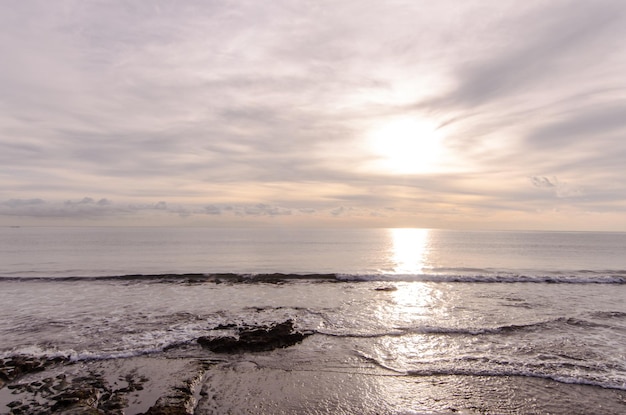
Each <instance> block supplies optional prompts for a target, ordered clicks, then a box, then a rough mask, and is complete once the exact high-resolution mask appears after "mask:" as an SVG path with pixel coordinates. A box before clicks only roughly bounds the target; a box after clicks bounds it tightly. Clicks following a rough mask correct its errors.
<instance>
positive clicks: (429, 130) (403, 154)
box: [368, 117, 443, 174]
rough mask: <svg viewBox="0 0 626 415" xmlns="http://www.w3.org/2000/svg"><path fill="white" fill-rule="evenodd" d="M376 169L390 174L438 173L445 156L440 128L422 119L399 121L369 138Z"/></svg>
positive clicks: (372, 132)
mask: <svg viewBox="0 0 626 415" xmlns="http://www.w3.org/2000/svg"><path fill="white" fill-rule="evenodd" d="M368 146H369V149H370V151H371V153H372V155H373V156H374V161H373V167H374V168H375V169H377V170H382V171H385V172H389V173H398V174H417V173H430V172H434V171H435V170H437V166H438V164H439V161H440V158H441V156H442V152H443V145H442V135H441V133H440V132H439V129H438V126H437V124H436V123H434V122H430V121H427V120H424V119H420V118H410V117H403V118H396V119H392V120H388V121H385V122H383V123H380V124H378V125H377V126H375V127H374V128H372V129H371V130H370V133H369V134H368Z"/></svg>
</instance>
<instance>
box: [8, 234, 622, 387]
mask: <svg viewBox="0 0 626 415" xmlns="http://www.w3.org/2000/svg"><path fill="white" fill-rule="evenodd" d="M118 231H119V233H118ZM135 231H136V232H135ZM247 232H249V233H247ZM1 240H2V243H1V244H0V247H1V252H2V269H1V270H0V275H2V276H3V278H2V279H1V280H0V287H1V291H0V303H1V304H2V310H3V314H2V317H1V318H0V354H1V355H2V356H9V355H12V354H21V353H26V354H32V355H48V356H50V355H62V356H68V357H70V358H71V359H73V360H78V361H81V360H82V361H84V360H92V359H110V358H125V357H129V356H137V355H143V354H150V355H159V354H163V353H168V354H172V353H175V354H176V355H177V356H184V357H202V356H206V355H207V353H208V354H210V352H207V351H206V350H204V349H202V348H200V347H199V346H197V345H196V343H195V340H196V339H197V338H198V337H200V336H206V335H209V336H219V335H223V334H224V330H223V329H216V328H217V327H218V326H220V325H222V326H223V325H227V324H232V323H234V324H240V325H252V324H271V323H272V322H277V321H284V320H286V319H294V320H295V322H296V326H297V328H298V329H300V330H303V331H307V332H311V333H313V335H312V336H310V337H308V338H307V339H306V340H305V341H304V342H303V343H302V344H300V345H298V346H296V347H293V348H291V349H289V351H288V352H285V354H284V356H283V358H281V359H280V360H279V361H277V360H272V361H271V362H269V361H266V362H265V363H263V358H260V359H257V364H259V365H261V366H262V365H263V364H265V365H266V366H265V368H266V369H267V370H283V369H287V368H289V370H298V369H301V370H306V371H321V372H324V373H330V372H333V371H339V372H340V373H362V372H363V370H372V371H375V372H376V373H379V374H388V375H390V376H403V377H407V378H411V377H422V376H431V375H463V376H487V377H502V376H522V377H528V378H538V379H552V380H555V381H558V382H560V383H562V384H582V385H597V386H601V387H603V388H610V389H615V390H626V357H625V356H626V301H624V299H626V279H625V276H626V272H625V271H624V270H625V269H626V264H625V263H624V258H626V256H625V255H624V247H626V235H625V234H596V233H497V232H486V233H467V232H456V233H455V232H449V231H423V230H415V231H410V230H402V231H397V230H382V229H381V230H348V231H321V230H303V231H301V233H298V232H296V231H295V230H289V231H286V230H271V231H268V230H250V231H246V230H234V231H227V230H218V231H215V230H198V229H191V230H186V229H175V230H167V229H165V230H164V229H137V230H128V229H120V230H115V229H70V230H68V231H66V230H63V229H22V228H20V229H9V230H8V232H4V233H3V234H2V237H1ZM224 272H228V273H234V274H229V275H217V273H224ZM274 272H281V273H282V274H281V275H264V274H265V273H274ZM184 273H196V274H193V275H190V274H184ZM333 373H334V372H333ZM224 381H225V380H224ZM233 381H234V380H233Z"/></svg>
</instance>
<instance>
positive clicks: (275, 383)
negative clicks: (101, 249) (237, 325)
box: [0, 351, 626, 415]
mask: <svg viewBox="0 0 626 415" xmlns="http://www.w3.org/2000/svg"><path fill="white" fill-rule="evenodd" d="M281 357H282V354H281V353H280V351H275V352H264V353H256V354H255V353H247V354H246V353H242V354H238V355H231V356H228V357H225V358H223V359H222V358H215V359H195V358H188V357H177V356H176V354H175V353H172V354H169V355H168V354H167V353H165V354H159V355H155V356H141V357H131V358H124V359H113V360H101V361H90V362H78V363H68V362H60V363H54V364H51V365H49V366H47V367H46V368H45V369H44V370H43V371H36V372H33V373H28V374H25V375H23V376H21V377H19V378H17V379H14V380H13V381H10V382H8V383H7V384H6V385H5V386H4V387H3V388H2V389H0V413H2V414H7V413H8V414H39V413H41V414H45V413H57V414H128V415H133V414H194V413H195V414H228V413H232V414H242V413H247V414H329V413H332V414H590V413H594V414H609V415H610V414H615V415H617V414H623V413H626V392H625V391H622V390H613V389H603V388H600V387H594V386H586V385H570V384H563V383H559V382H556V381H553V380H548V379H539V378H529V377H508V376H500V377H489V376H450V375H445V376H438V375H432V376H406V375H400V374H397V373H390V372H388V371H385V370H382V369H381V368H377V367H374V366H363V367H359V368H348V367H335V368H333V367H323V364H322V365H320V362H316V363H315V364H313V362H311V364H310V365H299V367H298V368H289V367H288V366H287V365H285V362H284V361H281Z"/></svg>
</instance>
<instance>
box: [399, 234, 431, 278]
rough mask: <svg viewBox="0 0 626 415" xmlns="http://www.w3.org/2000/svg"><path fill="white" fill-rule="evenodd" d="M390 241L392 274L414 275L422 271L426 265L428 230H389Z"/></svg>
mask: <svg viewBox="0 0 626 415" xmlns="http://www.w3.org/2000/svg"><path fill="white" fill-rule="evenodd" d="M389 232H390V233H391V240H392V249H393V251H392V261H393V263H394V268H393V273H394V274H405V275H416V274H421V273H422V272H423V271H424V267H425V266H426V265H427V263H428V255H429V234H430V230H428V229H415V228H396V229H389Z"/></svg>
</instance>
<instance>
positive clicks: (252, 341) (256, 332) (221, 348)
mask: <svg viewBox="0 0 626 415" xmlns="http://www.w3.org/2000/svg"><path fill="white" fill-rule="evenodd" d="M309 334H310V333H303V332H298V331H295V330H294V327H293V320H287V321H284V322H282V323H277V324H274V325H272V326H269V327H268V326H263V327H252V328H250V327H242V328H239V330H238V337H230V336H228V337H208V336H203V337H200V338H199V339H198V343H199V344H200V345H201V346H202V347H205V348H207V349H209V350H211V351H212V352H216V353H238V352H263V351H269V350H274V349H278V348H285V347H289V346H293V345H294V344H296V343H299V342H301V341H302V340H303V339H304V338H305V337H306V336H308V335H309Z"/></svg>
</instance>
